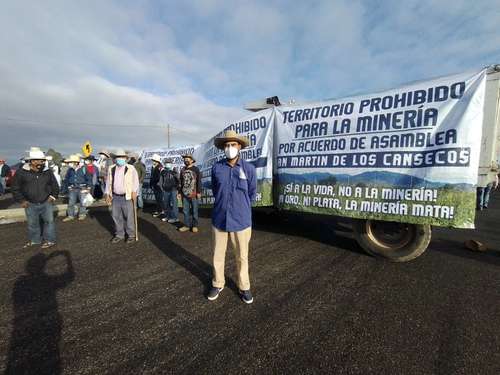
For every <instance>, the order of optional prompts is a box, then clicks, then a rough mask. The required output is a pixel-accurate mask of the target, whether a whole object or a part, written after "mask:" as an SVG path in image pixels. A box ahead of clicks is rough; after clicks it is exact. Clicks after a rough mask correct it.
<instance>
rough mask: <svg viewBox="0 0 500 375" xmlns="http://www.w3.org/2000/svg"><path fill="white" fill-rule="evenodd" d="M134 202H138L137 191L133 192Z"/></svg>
mask: <svg viewBox="0 0 500 375" xmlns="http://www.w3.org/2000/svg"><path fill="white" fill-rule="evenodd" d="M132 200H133V201H134V202H135V201H136V200H137V193H136V192H135V191H133V192H132Z"/></svg>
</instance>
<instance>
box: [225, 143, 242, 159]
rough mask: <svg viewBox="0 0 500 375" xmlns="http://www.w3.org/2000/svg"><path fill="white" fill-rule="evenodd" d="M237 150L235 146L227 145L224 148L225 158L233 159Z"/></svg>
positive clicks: (236, 154)
mask: <svg viewBox="0 0 500 375" xmlns="http://www.w3.org/2000/svg"><path fill="white" fill-rule="evenodd" d="M238 152H239V150H238V149H237V148H236V147H233V146H229V147H226V148H225V149H224V153H225V154H226V158H228V159H229V160H232V159H234V158H235V157H236V156H238Z"/></svg>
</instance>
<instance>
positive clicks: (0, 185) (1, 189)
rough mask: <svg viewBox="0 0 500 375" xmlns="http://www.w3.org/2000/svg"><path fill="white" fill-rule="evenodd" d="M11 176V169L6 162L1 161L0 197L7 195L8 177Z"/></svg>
mask: <svg viewBox="0 0 500 375" xmlns="http://www.w3.org/2000/svg"><path fill="white" fill-rule="evenodd" d="M9 174H10V167H9V166H8V165H7V164H5V160H3V159H0V195H2V194H5V189H6V188H7V177H8V176H9Z"/></svg>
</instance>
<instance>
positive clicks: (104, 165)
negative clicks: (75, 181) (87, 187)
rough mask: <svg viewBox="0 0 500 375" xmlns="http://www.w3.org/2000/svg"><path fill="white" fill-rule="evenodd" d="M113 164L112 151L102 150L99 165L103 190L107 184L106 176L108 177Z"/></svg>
mask: <svg viewBox="0 0 500 375" xmlns="http://www.w3.org/2000/svg"><path fill="white" fill-rule="evenodd" d="M111 165H113V159H112V158H111V153H110V152H109V151H108V150H102V151H101V152H99V160H98V161H97V166H98V168H99V183H100V185H101V189H102V190H104V187H105V186H106V177H108V169H109V167H111Z"/></svg>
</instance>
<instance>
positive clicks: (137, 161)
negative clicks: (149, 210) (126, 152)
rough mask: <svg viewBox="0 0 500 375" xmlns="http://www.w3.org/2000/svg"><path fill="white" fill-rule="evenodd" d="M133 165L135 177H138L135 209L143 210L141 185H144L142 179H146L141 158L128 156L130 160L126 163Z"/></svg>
mask: <svg viewBox="0 0 500 375" xmlns="http://www.w3.org/2000/svg"><path fill="white" fill-rule="evenodd" d="M128 163H129V164H130V165H133V166H134V168H135V170H136V171H137V176H138V177H139V191H138V192H137V208H143V207H144V202H143V201H142V184H143V183H144V178H145V177H146V166H145V165H144V163H143V162H142V161H141V158H140V157H139V155H138V154H137V153H134V154H132V155H130V160H129V162H128Z"/></svg>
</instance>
